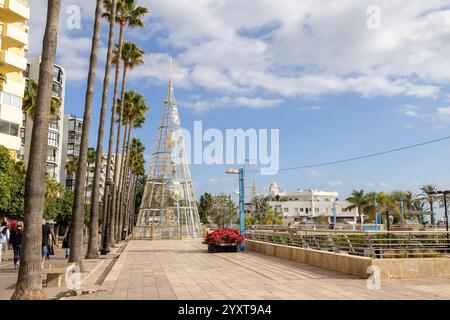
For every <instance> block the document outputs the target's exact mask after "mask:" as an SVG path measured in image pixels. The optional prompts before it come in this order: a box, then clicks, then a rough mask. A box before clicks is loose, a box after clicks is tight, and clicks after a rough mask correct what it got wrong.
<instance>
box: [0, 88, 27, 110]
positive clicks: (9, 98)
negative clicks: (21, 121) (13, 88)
mask: <svg viewBox="0 0 450 320" xmlns="http://www.w3.org/2000/svg"><path fill="white" fill-rule="evenodd" d="M0 101H1V103H2V104H4V105H8V106H11V107H14V108H18V109H21V108H22V98H21V97H18V96H15V95H13V94H10V93H6V92H2V93H1V100H0Z"/></svg>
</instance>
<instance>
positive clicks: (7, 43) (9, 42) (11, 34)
mask: <svg viewBox="0 0 450 320" xmlns="http://www.w3.org/2000/svg"><path fill="white" fill-rule="evenodd" d="M3 44H4V48H9V47H23V46H27V45H28V27H27V26H25V25H24V26H23V27H22V28H20V27H19V26H17V25H13V24H6V25H4V27H3Z"/></svg>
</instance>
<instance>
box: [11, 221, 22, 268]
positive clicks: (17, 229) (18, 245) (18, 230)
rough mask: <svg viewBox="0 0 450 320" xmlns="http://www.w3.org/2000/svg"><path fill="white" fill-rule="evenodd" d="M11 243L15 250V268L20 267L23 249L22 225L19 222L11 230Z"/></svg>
mask: <svg viewBox="0 0 450 320" xmlns="http://www.w3.org/2000/svg"><path fill="white" fill-rule="evenodd" d="M11 243H12V247H13V252H14V270H16V269H17V268H18V267H19V261H20V252H21V251H22V225H21V224H20V223H19V224H17V225H15V226H14V229H12V230H11Z"/></svg>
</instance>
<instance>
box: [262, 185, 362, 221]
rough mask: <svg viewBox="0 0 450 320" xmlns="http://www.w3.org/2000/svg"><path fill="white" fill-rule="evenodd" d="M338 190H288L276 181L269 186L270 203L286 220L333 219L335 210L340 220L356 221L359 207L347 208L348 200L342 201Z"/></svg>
mask: <svg viewBox="0 0 450 320" xmlns="http://www.w3.org/2000/svg"><path fill="white" fill-rule="evenodd" d="M338 196H339V194H338V192H329V191H319V190H312V189H299V190H297V191H295V192H286V191H284V190H283V189H281V188H280V187H279V186H278V185H277V184H276V183H272V184H271V185H270V187H269V194H268V197H267V198H268V203H269V205H270V206H271V207H272V209H273V210H274V211H275V212H280V213H282V214H283V221H285V222H287V223H288V222H306V221H312V220H314V218H317V217H319V216H323V217H326V219H327V220H328V221H329V222H332V221H333V217H334V210H336V218H337V221H338V222H356V221H357V217H358V209H357V208H355V209H352V210H346V208H347V207H349V206H350V203H349V202H348V201H340V200H339V199H338Z"/></svg>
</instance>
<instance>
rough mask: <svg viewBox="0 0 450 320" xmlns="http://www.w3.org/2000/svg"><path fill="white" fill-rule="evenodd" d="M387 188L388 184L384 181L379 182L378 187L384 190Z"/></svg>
mask: <svg viewBox="0 0 450 320" xmlns="http://www.w3.org/2000/svg"><path fill="white" fill-rule="evenodd" d="M389 186H390V184H389V183H388V182H384V181H382V182H380V187H382V188H386V187H389Z"/></svg>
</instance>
